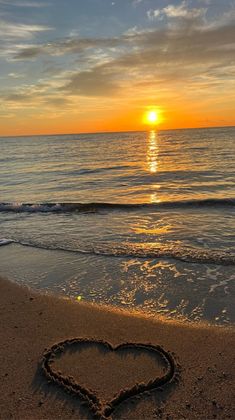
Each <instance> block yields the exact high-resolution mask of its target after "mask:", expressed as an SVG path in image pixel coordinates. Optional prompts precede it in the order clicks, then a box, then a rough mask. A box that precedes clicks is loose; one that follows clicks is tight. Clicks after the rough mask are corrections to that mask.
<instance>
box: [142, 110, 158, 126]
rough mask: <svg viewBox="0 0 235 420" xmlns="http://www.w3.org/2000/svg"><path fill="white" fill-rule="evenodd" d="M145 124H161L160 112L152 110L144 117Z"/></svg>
mask: <svg viewBox="0 0 235 420" xmlns="http://www.w3.org/2000/svg"><path fill="white" fill-rule="evenodd" d="M144 123H145V124H148V125H157V124H159V123H160V116H159V111H158V110H156V109H150V110H149V111H147V112H146V113H145V115H144Z"/></svg>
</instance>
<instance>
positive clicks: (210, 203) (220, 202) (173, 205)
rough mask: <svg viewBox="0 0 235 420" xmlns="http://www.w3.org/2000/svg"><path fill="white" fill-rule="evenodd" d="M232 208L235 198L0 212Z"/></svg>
mask: <svg viewBox="0 0 235 420" xmlns="http://www.w3.org/2000/svg"><path fill="white" fill-rule="evenodd" d="M228 206H229V207H234V206H235V198H206V199H201V200H197V199H194V200H182V201H181V200H178V201H163V202H159V203H137V204H124V203H123V204H122V203H103V202H100V203H99V202H97V203H96V202H94V203H93V202H90V203H0V212H15V213H75V212H77V213H83V212H84V213H86V212H92V213H97V212H99V211H102V210H104V211H118V210H119V211H121V210H122V211H136V210H141V209H145V208H146V209H150V210H160V209H165V208H166V209H177V208H179V209H180V208H201V207H210V208H212V207H216V208H217V207H228Z"/></svg>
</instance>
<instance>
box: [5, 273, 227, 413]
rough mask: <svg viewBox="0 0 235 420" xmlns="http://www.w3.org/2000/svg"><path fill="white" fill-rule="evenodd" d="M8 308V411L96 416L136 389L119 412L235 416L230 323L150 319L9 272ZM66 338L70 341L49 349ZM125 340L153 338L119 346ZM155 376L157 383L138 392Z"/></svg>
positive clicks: (6, 321) (6, 376) (120, 404)
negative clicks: (20, 280)
mask: <svg viewBox="0 0 235 420" xmlns="http://www.w3.org/2000/svg"><path fill="white" fill-rule="evenodd" d="M0 315H1V323H0V339H1V352H0V363H1V381H0V418H1V419H10V418H14V419H59V418H61V419H70V418H71V419H72V418H74V419H75V418H76V419H88V418H93V413H94V410H96V408H97V409H98V411H99V414H100V412H102V410H103V407H104V406H105V404H106V403H107V402H108V401H111V400H112V399H113V398H114V396H115V395H116V394H120V392H121V391H122V390H127V389H130V388H132V391H131V393H134V394H138V395H136V396H135V397H133V398H130V399H127V400H126V401H124V402H122V403H119V402H120V401H121V400H122V399H125V397H126V396H127V395H126V394H125V393H124V394H122V395H121V397H120V398H119V400H118V401H117V403H118V404H117V407H115V409H114V406H115V404H113V406H112V404H111V406H112V408H113V409H114V410H113V412H112V414H111V418H115V419H118V418H119V419H157V418H162V419H168V420H170V419H214V418H217V419H229V418H234V417H235V402H234V398H235V397H234V373H235V364H234V359H235V355H234V348H235V332H234V329H232V328H228V329H226V328H219V327H208V326H203V325H188V324H185V323H180V322H166V321H162V320H152V319H148V318H146V317H144V316H138V315H136V316H135V315H133V314H129V313H124V312H122V311H115V310H111V309H108V308H104V307H98V306H94V305H90V304H85V303H81V302H80V303H78V302H72V301H69V300H65V299H60V298H57V297H53V296H45V295H41V294H37V293H34V292H32V291H31V290H28V289H27V288H23V287H21V286H18V285H16V284H14V283H12V282H9V281H7V280H3V279H0ZM73 338H80V339H81V340H80V341H73V342H71V340H72V339H73ZM87 339H89V340H93V341H89V340H88V341H86V340H87ZM94 340H96V341H99V343H97V342H94ZM101 341H102V342H101ZM58 342H64V344H62V345H60V346H55V347H52V348H51V346H53V345H54V344H56V343H58ZM126 342H129V343H140V344H141V343H142V344H148V343H150V344H151V345H152V346H153V347H148V346H147V347H146V346H143V347H142V346H139V347H138V348H136V347H135V346H133V345H131V346H129V347H126V346H122V347H120V348H119V350H117V349H116V350H114V348H116V347H117V346H118V345H120V344H122V343H126ZM110 345H111V346H112V347H110ZM154 346H156V347H154ZM157 346H161V347H157ZM45 349H49V350H47V351H46V352H45ZM165 351H166V353H165ZM168 351H169V355H168ZM54 352H55V353H56V354H55V355H54V354H53V353H54ZM43 354H44V358H43ZM171 355H173V357H174V360H175V362H174V363H175V364H174V363H173V360H172V358H171ZM42 366H44V371H43V369H42ZM49 376H50V379H51V382H48V378H49ZM70 376H72V377H73V379H72V378H69V377H70ZM156 378H158V379H156ZM164 378H165V379H164ZM154 380H156V382H155V383H153V381H154ZM136 383H138V384H140V383H142V385H141V386H140V387H138V386H137V387H135V384H136ZM61 384H63V388H62V387H61ZM146 384H148V385H146ZM154 384H155V385H156V386H158V387H157V388H156V389H155V390H152V391H148V392H145V393H139V392H140V391H141V390H145V389H146V387H147V388H148V387H149V388H151V387H153V386H154ZM159 385H161V386H159ZM65 388H67V390H68V388H70V390H71V391H72V395H71V394H69V393H68V392H67V391H66V390H65ZM125 392H127V391H125ZM81 393H82V394H83V396H84V393H85V394H86V396H85V397H84V398H85V399H86V398H87V399H88V400H89V401H90V403H89V404H88V406H87V405H86V404H85V405H84V402H83V401H82V398H81V397H82V396H81ZM79 394H80V397H79ZM119 396H120V395H119ZM91 401H92V403H91ZM99 402H101V403H99ZM99 404H100V406H99ZM91 406H92V407H91ZM92 410H93V411H92ZM106 414H108V412H106Z"/></svg>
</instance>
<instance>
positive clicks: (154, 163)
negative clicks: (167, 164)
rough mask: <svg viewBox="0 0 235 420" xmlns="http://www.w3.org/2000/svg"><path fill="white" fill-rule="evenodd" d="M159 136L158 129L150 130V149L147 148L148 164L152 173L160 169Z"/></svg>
mask: <svg viewBox="0 0 235 420" xmlns="http://www.w3.org/2000/svg"><path fill="white" fill-rule="evenodd" d="M158 154H159V147H158V138H157V133H156V131H154V130H152V131H150V132H149V137H148V149H147V164H148V170H149V172H150V173H151V174H155V173H156V172H157V170H158Z"/></svg>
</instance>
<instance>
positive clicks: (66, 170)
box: [0, 127, 235, 325]
mask: <svg viewBox="0 0 235 420" xmlns="http://www.w3.org/2000/svg"><path fill="white" fill-rule="evenodd" d="M0 151H1V152H0V245H1V246H0V275H3V276H7V277H8V278H10V279H13V280H15V281H17V282H20V283H22V284H26V285H28V286H30V287H32V288H34V289H39V290H43V291H45V292H53V293H56V294H60V295H64V296H70V297H72V298H74V299H78V300H84V301H90V302H95V303H98V304H108V305H113V306H118V307H120V308H126V309H133V310H135V311H140V312H142V313H143V312H144V313H146V314H148V315H149V316H153V317H155V316H158V317H159V316H163V317H164V318H170V319H183V320H188V321H193V322H201V321H203V322H209V323H213V324H218V325H229V324H231V323H234V321H235V304H234V303H235V300H234V296H235V282H234V280H235V219H234V216H235V128H233V127H229V128H210V129H187V130H174V131H173V130H172V131H149V132H126V133H124V132H120V133H95V134H73V135H53V136H32V137H29V136H27V137H0Z"/></svg>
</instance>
